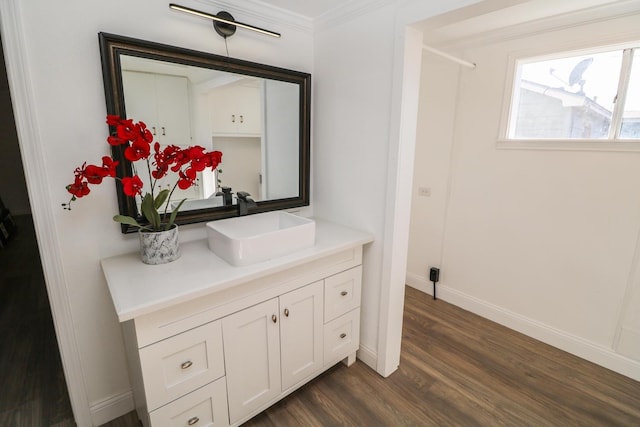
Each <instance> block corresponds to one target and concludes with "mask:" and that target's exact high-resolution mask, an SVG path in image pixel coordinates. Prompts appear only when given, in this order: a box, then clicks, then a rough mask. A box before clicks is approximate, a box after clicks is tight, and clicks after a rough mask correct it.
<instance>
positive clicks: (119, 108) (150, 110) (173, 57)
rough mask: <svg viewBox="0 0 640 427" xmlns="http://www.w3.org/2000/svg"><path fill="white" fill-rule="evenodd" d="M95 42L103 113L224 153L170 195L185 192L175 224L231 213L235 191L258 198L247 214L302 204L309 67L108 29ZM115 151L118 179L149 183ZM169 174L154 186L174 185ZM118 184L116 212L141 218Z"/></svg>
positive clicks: (165, 140)
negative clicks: (246, 58) (137, 178)
mask: <svg viewBox="0 0 640 427" xmlns="http://www.w3.org/2000/svg"><path fill="white" fill-rule="evenodd" d="M99 40H100V53H101V57H102V71H103V77H104V88H105V95H106V102H107V113H108V114H115V115H118V116H120V117H123V118H130V119H133V120H134V121H143V122H145V123H146V125H147V127H148V128H149V129H150V130H151V131H152V133H153V135H154V141H156V142H159V143H160V144H161V145H163V146H165V145H177V146H180V147H187V146H191V145H200V146H202V147H204V148H205V149H206V150H218V151H221V152H222V163H221V164H220V166H219V167H218V169H217V170H215V171H209V170H205V171H204V172H200V173H199V175H198V179H197V185H196V186H194V187H191V188H189V189H187V190H184V191H182V190H179V189H176V191H175V192H174V194H173V196H172V198H171V201H170V203H169V206H167V209H168V211H171V209H174V208H175V207H176V206H177V204H178V203H179V202H180V201H181V200H183V199H185V202H184V203H183V204H182V206H181V207H180V210H179V212H178V217H177V221H176V222H177V223H178V224H189V223H195V222H203V221H211V220H216V219H222V218H229V217H233V216H237V215H238V208H237V206H236V200H237V199H236V194H237V192H246V193H249V194H250V195H251V196H250V197H251V198H252V199H253V200H255V201H256V206H255V207H254V208H253V209H252V210H251V212H250V213H258V212H267V211H272V210H278V209H289V208H296V207H300V206H307V205H309V168H310V165H309V161H310V140H309V139H310V105H311V75H310V74H308V73H302V72H298V71H292V70H286V69H282V68H278V67H273V66H269V65H263V64H257V63H253V62H248V61H243V60H239V59H234V58H228V57H225V56H219V55H214V54H210V53H204V52H197V51H193V50H189V49H183V48H178V47H173V46H167V45H163V44H158V43H153V42H148V41H142V40H136V39H132V38H129V37H123V36H117V35H113V34H106V33H100V34H99ZM113 131H114V129H111V132H113ZM112 154H113V156H114V159H116V160H118V161H119V162H120V164H119V165H118V170H117V174H118V176H119V177H125V176H132V175H133V174H138V175H139V176H140V178H141V179H142V181H143V183H145V184H146V183H148V182H149V180H148V171H146V170H133V165H132V163H131V162H129V161H128V160H127V159H126V158H125V156H124V148H123V147H122V146H113V147H112ZM171 179H174V180H175V179H176V178H175V177H174V178H164V179H163V180H161V181H159V182H157V183H156V188H157V189H159V188H172V187H173V186H174V184H175V182H173V181H171ZM116 186H117V188H116V191H117V196H118V205H119V210H120V213H121V214H122V215H128V216H132V217H135V218H139V219H140V220H141V221H142V216H141V215H140V200H137V199H136V198H133V197H129V196H126V195H125V194H124V192H123V191H122V187H121V185H120V181H119V180H116ZM122 231H123V232H124V233H127V232H132V231H135V228H133V227H131V226H127V225H123V226H122Z"/></svg>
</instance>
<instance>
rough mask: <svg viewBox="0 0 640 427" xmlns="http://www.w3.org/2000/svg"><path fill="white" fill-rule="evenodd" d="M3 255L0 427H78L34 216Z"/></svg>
mask: <svg viewBox="0 0 640 427" xmlns="http://www.w3.org/2000/svg"><path fill="white" fill-rule="evenodd" d="M15 222H16V224H17V232H16V235H15V236H14V237H13V238H12V240H11V241H10V242H9V243H8V245H7V247H6V248H4V249H1V250H0V426H2V427H5V426H7V427H38V426H43V427H45V426H56V427H62V426H75V423H74V422H73V414H72V411H71V404H70V402H69V395H68V393H67V388H66V384H65V380H64V374H63V372H62V364H61V362H60V353H59V350H58V344H57V342H56V337H55V332H54V329H53V320H52V318H51V309H50V307H49V300H48V298H47V291H46V287H45V284H44V277H43V274H42V267H41V263H40V257H39V255H38V247H37V242H36V237H35V232H34V229H33V222H32V220H31V216H28V215H21V216H17V217H15Z"/></svg>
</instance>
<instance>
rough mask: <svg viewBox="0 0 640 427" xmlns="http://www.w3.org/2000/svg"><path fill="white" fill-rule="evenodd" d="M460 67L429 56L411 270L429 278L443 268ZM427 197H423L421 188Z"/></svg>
mask: <svg viewBox="0 0 640 427" xmlns="http://www.w3.org/2000/svg"><path fill="white" fill-rule="evenodd" d="M461 71H462V72H468V71H464V70H461V69H460V66H458V65H457V64H455V63H453V62H451V61H449V60H447V59H444V58H441V57H439V56H436V55H434V54H430V53H427V52H425V54H424V55H423V58H422V77H421V79H422V85H421V86H420V108H419V111H418V129H417V135H416V139H417V141H418V143H417V144H416V150H415V165H414V172H413V192H412V203H411V233H410V235H409V254H408V260H407V271H408V272H411V274H416V275H418V276H419V277H422V278H427V277H429V267H440V265H441V264H442V250H441V248H442V239H443V238H444V230H445V223H446V213H447V203H448V200H449V184H450V182H449V178H450V174H449V169H450V166H451V150H452V146H453V138H454V131H455V129H454V126H455V117H456V104H457V100H458V78H459V75H460V72H461ZM421 188H422V189H425V190H427V191H428V195H420V189H421Z"/></svg>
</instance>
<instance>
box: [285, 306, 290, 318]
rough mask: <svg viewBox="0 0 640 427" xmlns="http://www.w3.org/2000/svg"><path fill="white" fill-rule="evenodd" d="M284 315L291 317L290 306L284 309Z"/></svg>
mask: <svg viewBox="0 0 640 427" xmlns="http://www.w3.org/2000/svg"><path fill="white" fill-rule="evenodd" d="M284 316H285V317H289V309H288V308H285V309H284Z"/></svg>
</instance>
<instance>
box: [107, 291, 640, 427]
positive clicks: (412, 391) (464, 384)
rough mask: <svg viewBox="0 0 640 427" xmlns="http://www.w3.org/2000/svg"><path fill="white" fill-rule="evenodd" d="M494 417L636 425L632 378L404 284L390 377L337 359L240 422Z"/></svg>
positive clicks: (382, 422) (383, 422)
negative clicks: (398, 343) (396, 364)
mask: <svg viewBox="0 0 640 427" xmlns="http://www.w3.org/2000/svg"><path fill="white" fill-rule="evenodd" d="M497 425H503V426H536V427H539V426H565V425H569V426H624V427H630V426H640V383H639V382H637V381H633V380H631V379H629V378H627V377H624V376H622V375H619V374H616V373H614V372H612V371H609V370H607V369H605V368H602V367H599V366H597V365H594V364H592V363H590V362H587V361H585V360H582V359H580V358H577V357H575V356H572V355H570V354H568V353H565V352H563V351H561V350H558V349H556V348H553V347H550V346H548V345H546V344H543V343H540V342H539V341H536V340H534V339H532V338H529V337H527V336H525V335H522V334H519V333H517V332H514V331H512V330H510V329H507V328H505V327H502V326H500V325H498V324H496V323H493V322H491V321H489V320H486V319H483V318H481V317H479V316H476V315H474V314H471V313H469V312H466V311H464V310H462V309H460V308H458V307H455V306H453V305H450V304H448V303H446V302H444V301H441V300H437V301H434V300H433V299H432V298H431V297H430V296H428V295H425V294H423V293H421V292H419V291H417V290H415V289H412V288H407V292H406V298H405V314H404V328H403V342H402V356H401V362H400V368H399V369H398V370H397V371H396V372H394V373H393V374H392V375H391V376H390V377H389V378H386V379H384V378H382V377H380V376H379V375H378V374H376V373H375V372H374V371H373V370H371V369H370V368H368V367H367V366H366V365H364V364H363V363H362V362H360V361H358V362H357V363H356V364H355V365H353V366H352V367H351V368H347V367H346V366H344V365H342V364H339V365H338V366H336V367H334V368H332V369H330V370H329V371H327V372H326V373H324V374H322V375H321V376H319V377H318V378H316V379H314V380H313V381H311V382H310V383H309V384H307V385H305V386H304V387H302V388H301V389H300V390H298V391H296V392H295V393H293V394H292V395H290V396H289V397H287V398H286V399H284V400H282V401H281V402H279V403H277V404H275V405H274V406H272V407H271V408H269V409H268V410H266V411H264V412H263V413H261V414H259V415H257V416H256V417H254V418H253V419H252V420H250V421H249V422H247V423H245V424H244V427H262V426H265V427H271V426H278V427H280V426H292V427H293V426H304V427H309V426H368V427H369V426H497ZM107 426H109V427H137V419H136V417H135V415H134V414H133V413H130V414H127V415H126V416H125V417H122V418H120V419H118V420H116V421H114V422H112V423H109V424H107Z"/></svg>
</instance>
